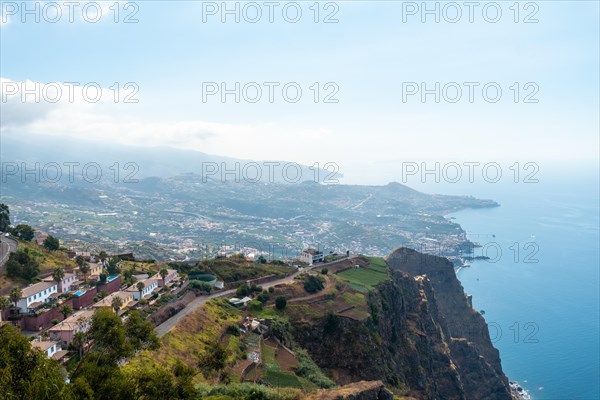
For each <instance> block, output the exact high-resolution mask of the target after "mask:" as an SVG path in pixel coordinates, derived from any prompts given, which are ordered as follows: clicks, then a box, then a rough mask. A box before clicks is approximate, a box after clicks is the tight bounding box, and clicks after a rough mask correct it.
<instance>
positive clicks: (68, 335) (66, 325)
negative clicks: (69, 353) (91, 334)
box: [48, 310, 94, 346]
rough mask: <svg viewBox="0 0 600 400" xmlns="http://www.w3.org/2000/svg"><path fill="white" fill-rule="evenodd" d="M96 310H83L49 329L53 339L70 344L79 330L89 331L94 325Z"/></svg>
mask: <svg viewBox="0 0 600 400" xmlns="http://www.w3.org/2000/svg"><path fill="white" fill-rule="evenodd" d="M93 315H94V310H82V311H78V312H76V313H75V314H73V315H71V316H70V317H69V318H67V319H65V320H64V321H62V322H59V323H58V324H56V325H54V326H53V327H52V328H50V329H48V334H49V335H50V338H51V339H52V340H56V341H59V342H60V343H61V344H63V345H64V346H68V345H69V344H70V343H71V342H72V341H73V337H74V336H75V334H76V333H77V332H87V331H88V330H89V329H90V326H91V325H92V316H93Z"/></svg>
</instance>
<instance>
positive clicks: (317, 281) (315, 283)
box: [304, 275, 325, 293]
mask: <svg viewBox="0 0 600 400" xmlns="http://www.w3.org/2000/svg"><path fill="white" fill-rule="evenodd" d="M324 287H325V279H323V277H321V276H314V275H309V276H308V277H307V278H306V281H305V282H304V290H306V291H307V292H308V293H316V292H318V291H319V290H322V289H323V288H324Z"/></svg>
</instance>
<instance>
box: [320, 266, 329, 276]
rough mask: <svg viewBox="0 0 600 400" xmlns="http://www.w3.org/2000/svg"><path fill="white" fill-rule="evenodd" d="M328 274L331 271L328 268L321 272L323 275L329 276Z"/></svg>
mask: <svg viewBox="0 0 600 400" xmlns="http://www.w3.org/2000/svg"><path fill="white" fill-rule="evenodd" d="M328 272H329V269H328V268H327V267H325V268H323V269H322V270H321V273H322V274H323V275H327V273H328Z"/></svg>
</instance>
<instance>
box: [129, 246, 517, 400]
mask: <svg viewBox="0 0 600 400" xmlns="http://www.w3.org/2000/svg"><path fill="white" fill-rule="evenodd" d="M328 269H329V271H327V272H328V273H327V274H325V275H323V274H322V273H321V271H320V269H319V268H317V269H316V270H314V271H312V272H311V273H309V274H304V275H300V276H299V277H297V278H296V281H295V282H294V283H291V284H280V285H277V286H275V287H274V288H272V289H270V290H269V291H264V292H262V294H260V295H259V296H257V297H256V298H255V300H253V301H252V302H250V304H249V305H248V307H247V308H241V309H236V308H234V307H232V306H231V305H229V304H228V302H227V301H226V300H221V299H217V300H213V301H210V302H208V303H206V304H205V305H204V306H203V307H201V308H200V309H198V310H197V311H196V312H194V313H192V314H190V315H188V316H187V317H185V318H184V319H183V320H182V321H180V323H179V324H178V325H177V326H176V328H175V329H174V330H173V331H171V332H170V333H168V334H167V335H166V336H165V337H164V338H163V339H162V346H161V348H160V349H158V350H155V351H144V352H142V353H140V354H139V355H138V356H137V357H136V358H134V359H133V360H132V361H131V362H130V364H129V365H128V367H127V368H136V366H138V365H146V364H148V363H150V364H153V363H156V365H167V366H171V365H174V363H175V362H177V360H180V361H183V362H184V363H186V364H187V365H189V366H190V367H193V368H195V371H196V375H195V377H194V380H195V382H197V383H199V384H201V385H208V386H206V392H205V393H207V394H211V393H212V394H217V393H224V392H219V390H221V389H215V388H219V387H222V386H221V385H224V384H227V385H228V387H229V388H230V389H229V390H234V389H232V388H233V387H237V385H248V384H249V383H250V384H254V385H258V386H257V388H264V387H267V388H269V387H271V388H279V390H281V391H282V392H283V393H288V394H287V395H286V396H287V397H286V398H290V399H292V398H310V399H317V398H319V399H338V398H339V399H343V398H355V399H365V400H377V399H391V398H392V397H391V396H392V393H394V395H395V396H397V397H398V396H399V398H412V399H419V400H421V399H423V400H424V399H432V398H444V399H457V400H459V399H460V400H463V399H464V400H466V399H469V400H471V399H475V400H476V399H490V398H493V399H506V400H509V399H510V398H511V397H510V391H509V388H508V381H507V379H506V377H505V376H504V374H503V372H502V368H501V366H500V360H499V357H498V352H497V350H496V349H494V348H493V346H492V344H491V342H490V340H489V336H487V327H486V325H485V321H484V319H483V317H481V316H480V315H479V314H478V313H477V312H476V311H475V310H473V309H472V308H471V305H470V302H469V300H468V298H467V297H466V296H465V295H464V293H463V290H462V287H461V286H460V283H458V280H457V279H456V277H455V275H454V269H453V268H452V264H451V263H449V262H448V261H447V260H445V259H443V258H439V257H434V256H428V255H425V254H421V253H418V252H415V251H413V250H408V249H399V250H397V251H395V252H393V253H392V254H391V255H390V256H389V257H387V259H386V260H384V259H381V258H368V257H357V258H354V259H352V260H351V261H350V260H343V261H340V262H338V263H336V264H331V265H329V266H328ZM323 272H325V271H323ZM309 281H310V282H311V285H309V284H308V282H309ZM314 282H321V284H318V285H316V286H314V285H312V284H313V283H314ZM280 297H283V298H285V299H286V300H287V305H285V306H284V308H283V309H281V308H278V307H275V303H276V301H275V300H276V299H277V298H280ZM254 324H255V325H254ZM465 327H468V329H467V328H465ZM246 329H247V331H246ZM377 381H380V382H379V383H378V382H377ZM244 382H245V383H244ZM384 387H385V389H384ZM286 391H287V392H286ZM344 396H351V397H344ZM352 396H354V397H352ZM223 398H227V399H235V398H236V397H235V396H233V395H232V396H231V397H223Z"/></svg>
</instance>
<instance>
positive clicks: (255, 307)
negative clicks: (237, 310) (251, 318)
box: [248, 300, 263, 311]
mask: <svg viewBox="0 0 600 400" xmlns="http://www.w3.org/2000/svg"><path fill="white" fill-rule="evenodd" d="M248 309H250V310H251V311H262V309H263V304H262V303H261V302H260V301H258V300H252V301H251V302H250V303H248Z"/></svg>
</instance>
